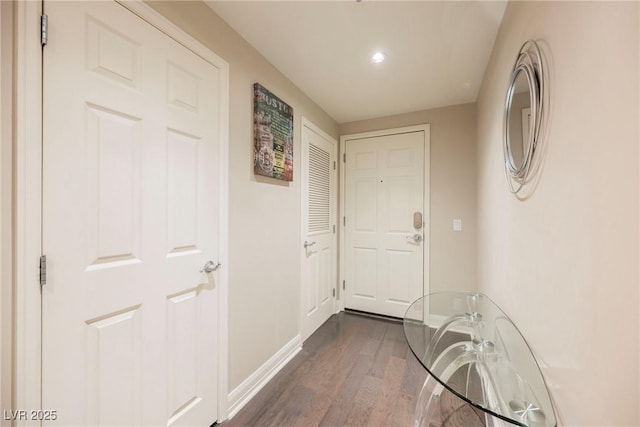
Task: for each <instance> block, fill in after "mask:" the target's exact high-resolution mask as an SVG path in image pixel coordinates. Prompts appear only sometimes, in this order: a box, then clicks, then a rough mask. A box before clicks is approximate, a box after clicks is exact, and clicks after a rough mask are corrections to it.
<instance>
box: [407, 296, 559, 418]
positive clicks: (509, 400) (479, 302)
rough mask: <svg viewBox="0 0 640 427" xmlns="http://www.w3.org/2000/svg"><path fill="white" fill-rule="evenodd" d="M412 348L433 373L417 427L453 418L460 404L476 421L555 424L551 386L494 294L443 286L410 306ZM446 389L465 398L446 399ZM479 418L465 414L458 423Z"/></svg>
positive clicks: (417, 415) (424, 389)
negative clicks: (497, 302) (445, 288)
mask: <svg viewBox="0 0 640 427" xmlns="http://www.w3.org/2000/svg"><path fill="white" fill-rule="evenodd" d="M403 326H404V333H405V337H406V339H407V343H408V344H409V347H410V348H411V351H412V352H413V354H414V355H415V356H416V358H417V359H418V360H419V361H420V363H421V364H422V366H424V368H425V369H426V370H427V372H428V373H429V375H428V376H427V379H426V381H425V383H424V385H423V387H422V391H421V392H420V396H419V398H418V402H417V405H416V412H415V425H416V427H423V426H424V427H429V426H441V425H446V424H448V423H447V421H449V423H451V424H455V423H454V422H451V420H452V419H455V417H456V416H457V417H458V418H459V417H460V414H456V411H459V410H460V408H462V407H463V406H461V405H462V404H464V403H465V402H467V403H469V404H470V405H472V406H471V408H470V409H469V406H468V405H464V407H466V408H467V410H468V411H471V412H472V415H474V417H475V418H474V419H475V420H476V422H477V423H476V424H477V425H484V426H501V425H518V426H529V427H555V426H556V424H557V423H556V418H555V415H554V411H553V405H552V403H551V399H550V397H549V393H548V390H547V387H546V384H545V382H544V379H543V377H542V373H541V372H540V368H539V367H538V363H537V362H536V360H535V358H534V356H533V354H532V352H531V349H530V348H529V345H528V344H527V342H526V341H525V339H524V338H523V336H522V334H520V331H518V329H517V328H516V326H515V325H514V324H513V323H512V322H511V320H509V318H508V317H507V316H506V315H505V314H504V313H503V312H502V310H500V308H499V307H498V306H497V305H496V304H495V303H494V302H493V301H491V300H490V299H489V298H488V297H486V296H485V295H483V294H479V293H466V292H438V293H433V294H430V295H427V296H424V297H422V298H420V299H418V300H417V301H415V302H414V303H413V304H411V306H410V307H409V308H408V310H407V312H406V314H405V317H404V319H403ZM444 389H447V390H449V391H450V392H452V393H453V394H454V395H456V396H458V397H460V398H461V399H463V401H460V400H459V399H455V401H456V402H459V404H458V405H457V406H456V404H455V403H453V404H452V402H451V400H453V399H449V401H447V399H446V398H445V396H444V394H443V393H442V392H443V390H444ZM471 424H473V423H471V422H470V421H468V420H467V421H462V422H461V423H458V425H464V426H465V427H466V426H469V425H471Z"/></svg>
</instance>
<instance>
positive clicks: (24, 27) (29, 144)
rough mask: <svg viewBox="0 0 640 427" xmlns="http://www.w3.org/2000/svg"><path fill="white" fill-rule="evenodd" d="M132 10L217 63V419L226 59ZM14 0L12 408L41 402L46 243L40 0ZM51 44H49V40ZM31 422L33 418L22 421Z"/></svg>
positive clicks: (224, 289)
mask: <svg viewBox="0 0 640 427" xmlns="http://www.w3.org/2000/svg"><path fill="white" fill-rule="evenodd" d="M115 1H116V2H117V3H119V4H120V5H122V6H124V7H125V8H126V9H128V10H129V11H130V12H132V13H133V14H135V15H137V16H139V17H140V18H142V19H143V20H144V21H146V22H148V23H149V24H151V25H152V26H154V27H155V28H156V29H158V30H159V31H161V32H162V33H164V34H166V35H167V36H169V37H171V38H172V39H174V40H176V41H177V42H178V43H180V44H181V45H183V46H184V47H185V48H187V49H189V50H191V51H192V52H194V53H195V54H196V55H198V56H200V57H201V58H203V59H204V60H205V61H207V62H209V63H211V64H213V65H214V66H215V67H217V68H218V69H220V81H219V84H220V98H221V108H220V117H219V119H220V124H221V127H220V130H219V133H218V137H219V140H220V146H219V152H218V155H219V159H220V161H219V164H218V168H219V180H220V181H219V183H220V191H219V198H218V203H219V207H220V208H219V210H220V215H219V220H218V227H219V248H220V249H219V262H220V263H221V265H222V266H223V268H221V269H220V270H219V273H218V274H219V275H218V330H217V333H218V420H225V419H226V418H227V417H228V390H227V389H228V359H229V358H228V348H229V341H228V329H229V325H228V318H229V316H228V299H229V298H228V293H229V292H228V288H229V287H228V269H227V268H225V267H227V266H228V265H229V259H228V254H229V250H228V223H229V218H228V206H229V204H228V198H229V197H228V174H229V172H228V157H229V156H228V150H229V64H228V63H227V62H226V61H225V60H224V59H222V58H221V57H219V56H218V55H216V54H215V53H213V52H212V51H211V50H210V49H209V48H208V47H206V46H205V45H203V44H202V43H200V42H199V41H197V40H196V39H194V38H193V37H192V36H190V35H188V34H187V33H186V32H185V31H184V30H182V29H181V28H179V27H178V26H177V25H175V24H173V23H172V22H171V21H169V20H168V19H166V18H165V17H164V16H162V15H161V14H159V13H158V12H156V11H155V10H154V9H152V8H151V7H150V6H148V5H146V4H144V3H143V2H142V1H138V0H135V1H122V0H115ZM14 6H15V9H16V10H15V21H14V22H15V27H14V35H15V43H16V54H15V55H16V56H15V67H16V68H15V70H16V72H15V81H16V86H15V87H16V92H15V100H14V109H15V120H16V121H15V123H16V125H15V150H16V157H15V202H14V203H15V205H14V209H15V210H14V212H15V217H14V218H15V233H16V234H15V247H14V250H15V252H14V253H15V279H14V280H15V288H14V289H15V306H14V309H15V311H14V316H15V317H14V319H15V320H14V321H15V343H14V346H15V347H14V355H15V359H14V360H15V363H14V372H13V373H14V376H13V392H14V397H15V399H14V401H13V408H28V409H29V410H32V409H33V410H35V409H49V410H54V409H55V408H42V401H41V394H42V372H41V362H42V330H41V322H42V316H41V293H40V284H39V281H38V275H39V264H38V260H39V258H40V255H41V251H42V215H41V213H42V169H41V168H42V76H43V69H42V47H41V45H40V34H39V31H38V30H36V29H39V28H40V16H41V15H42V7H43V6H42V2H40V1H38V2H16V3H14ZM44 49H46V47H44ZM27 424H33V423H32V422H29V421H28V420H24V421H22V422H18V424H17V425H27Z"/></svg>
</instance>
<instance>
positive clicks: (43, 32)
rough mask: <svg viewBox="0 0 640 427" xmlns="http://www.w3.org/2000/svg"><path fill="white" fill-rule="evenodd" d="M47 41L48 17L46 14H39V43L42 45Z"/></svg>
mask: <svg viewBox="0 0 640 427" xmlns="http://www.w3.org/2000/svg"><path fill="white" fill-rule="evenodd" d="M48 41H49V17H48V16H47V15H46V14H43V15H41V16H40V44H42V47H45V46H46V45H47V42H48Z"/></svg>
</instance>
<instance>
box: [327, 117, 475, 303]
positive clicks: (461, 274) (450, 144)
mask: <svg viewBox="0 0 640 427" xmlns="http://www.w3.org/2000/svg"><path fill="white" fill-rule="evenodd" d="M424 123H429V124H430V125H431V153H430V154H431V165H430V169H431V176H430V181H431V189H430V191H431V207H430V209H431V218H430V219H428V218H427V219H428V223H429V227H430V230H429V231H430V234H431V241H430V242H429V244H430V260H429V264H430V274H429V276H430V277H429V279H430V292H437V291H442V290H475V289H476V184H475V177H476V105H475V104H463V105H456V106H452V107H445V108H436V109H432V110H424V111H418V112H415V113H409V114H400V115H397V116H390V117H383V118H378V119H371V120H362V121H357V122H351V123H344V124H341V125H340V126H339V128H338V130H339V132H340V135H349V134H353V133H360V132H369V131H374V130H381V129H390V128H397V127H404V126H413V125H418V124H424ZM454 218H461V219H462V231H461V232H454V231H453V219H454Z"/></svg>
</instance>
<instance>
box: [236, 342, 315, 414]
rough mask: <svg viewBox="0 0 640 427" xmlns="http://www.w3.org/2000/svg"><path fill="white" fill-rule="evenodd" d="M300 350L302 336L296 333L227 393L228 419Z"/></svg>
mask: <svg viewBox="0 0 640 427" xmlns="http://www.w3.org/2000/svg"><path fill="white" fill-rule="evenodd" d="M300 350H302V338H301V337H300V335H296V336H295V337H294V338H293V339H292V340H291V341H289V342H288V343H287V344H285V345H284V347H282V348H281V349H280V350H279V351H278V352H277V353H276V354H274V355H273V356H272V357H271V358H270V359H269V360H267V361H266V362H265V363H264V364H263V365H262V366H260V367H259V368H258V369H256V371H255V372H254V373H253V374H251V375H250V376H249V377H248V378H247V379H246V380H244V381H243V382H242V384H240V385H239V386H238V387H236V388H235V389H233V390H232V391H231V392H230V393H229V419H231V418H233V417H234V416H235V415H236V414H237V413H238V412H239V411H240V409H242V407H243V406H244V405H246V404H247V403H248V402H249V401H250V400H251V399H252V398H253V396H255V395H256V394H257V393H258V392H259V391H260V390H262V388H263V387H264V386H265V385H266V384H267V383H268V382H269V381H270V380H271V378H273V377H274V376H275V375H276V374H277V373H278V372H279V371H280V370H281V369H282V368H284V367H285V366H286V365H287V363H289V361H290V360H291V359H293V358H294V356H295V355H296V354H298V353H299V352H300Z"/></svg>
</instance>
